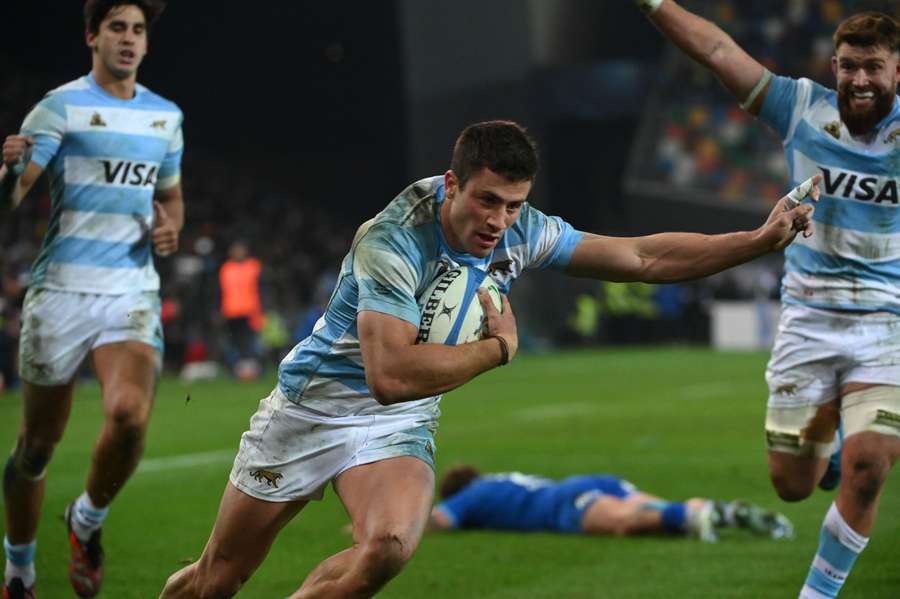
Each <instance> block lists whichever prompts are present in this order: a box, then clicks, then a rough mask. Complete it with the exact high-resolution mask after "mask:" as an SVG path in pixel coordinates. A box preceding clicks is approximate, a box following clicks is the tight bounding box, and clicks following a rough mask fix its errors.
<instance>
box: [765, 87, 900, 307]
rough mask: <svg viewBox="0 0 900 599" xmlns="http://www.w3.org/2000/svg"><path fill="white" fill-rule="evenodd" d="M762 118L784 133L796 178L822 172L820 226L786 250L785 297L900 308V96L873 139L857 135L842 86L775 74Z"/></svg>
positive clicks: (810, 303) (838, 304)
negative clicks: (842, 103) (843, 107)
mask: <svg viewBox="0 0 900 599" xmlns="http://www.w3.org/2000/svg"><path fill="white" fill-rule="evenodd" d="M760 117H761V118H762V119H763V120H764V121H765V122H767V123H768V124H769V125H771V126H772V127H773V128H774V129H775V131H776V132H777V133H778V134H779V135H780V136H781V138H782V140H783V143H784V151H785V155H786V156H787V160H788V167H789V169H790V173H791V179H792V181H793V185H799V184H800V183H801V182H802V181H804V180H805V179H807V178H809V177H811V176H812V175H814V174H816V173H821V174H822V177H823V178H822V183H821V185H820V189H821V190H822V197H821V199H820V200H819V204H818V206H817V207H816V212H815V215H814V217H813V219H814V222H815V233H814V234H813V235H812V236H811V237H810V238H808V239H806V238H803V237H802V236H798V237H797V238H796V239H795V240H794V242H793V243H792V244H791V245H790V246H788V248H787V249H786V250H785V276H784V281H783V284H782V297H783V299H784V301H785V302H787V303H793V304H803V305H806V306H812V307H816V308H826V309H832V310H859V311H880V310H885V311H890V312H895V313H900V293H898V289H900V197H898V189H897V188H898V184H900V98H897V97H896V96H895V98H894V107H893V110H892V111H891V113H890V114H889V115H888V116H887V117H885V118H884V119H883V120H882V121H881V122H880V123H878V125H877V126H876V128H875V130H874V132H873V135H872V136H871V139H867V140H861V139H859V138H854V137H851V135H850V133H849V132H848V131H847V128H846V127H845V126H844V125H843V123H841V118H840V114H839V112H838V106H837V92H835V91H834V90H831V89H828V88H826V87H823V86H821V85H819V84H817V83H814V82H813V81H810V80H809V79H799V80H797V79H790V78H787V77H775V78H773V80H772V84H771V86H770V88H769V92H768V94H767V96H766V100H765V103H764V105H763V108H762V111H761V112H760Z"/></svg>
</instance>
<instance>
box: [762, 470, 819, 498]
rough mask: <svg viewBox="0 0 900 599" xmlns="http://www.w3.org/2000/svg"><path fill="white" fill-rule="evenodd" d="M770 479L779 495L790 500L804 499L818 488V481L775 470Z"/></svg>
mask: <svg viewBox="0 0 900 599" xmlns="http://www.w3.org/2000/svg"><path fill="white" fill-rule="evenodd" d="M770 479H771V481H772V487H774V489H775V493H777V494H778V497H780V498H781V499H782V500H783V501H788V502H795V501H803V500H804V499H806V498H807V497H809V496H810V495H812V493H813V491H814V490H815V488H816V481H815V480H812V479H807V478H806V477H797V476H788V475H786V474H783V473H777V472H773V473H771V474H770Z"/></svg>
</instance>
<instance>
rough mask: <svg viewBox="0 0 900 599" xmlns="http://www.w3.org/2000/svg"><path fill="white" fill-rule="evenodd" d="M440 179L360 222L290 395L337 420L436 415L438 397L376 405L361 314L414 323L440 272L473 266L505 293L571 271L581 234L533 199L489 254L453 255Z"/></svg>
mask: <svg viewBox="0 0 900 599" xmlns="http://www.w3.org/2000/svg"><path fill="white" fill-rule="evenodd" d="M443 200H444V179H443V177H432V178H428V179H423V180H421V181H418V182H416V183H414V184H413V185H411V186H410V187H408V188H407V189H406V190H404V191H403V192H402V193H401V194H400V195H399V196H398V197H397V198H395V199H394V200H393V201H392V202H391V203H390V204H388V206H387V207H386V208H385V209H384V210H383V211H382V212H381V213H379V214H378V215H377V216H376V217H375V218H374V219H372V220H370V221H368V222H366V223H365V224H363V225H362V226H361V227H360V228H359V230H358V231H357V233H356V236H355V237H354V239H353V244H352V246H351V249H350V252H349V253H348V254H347V256H346V257H345V258H344V261H343V263H342V266H341V272H340V276H339V277H338V280H337V284H336V286H335V290H334V293H333V294H332V296H331V300H330V301H329V303H328V307H327V308H326V310H325V314H324V315H323V316H322V318H320V319H319V321H318V322H317V323H316V326H315V327H314V329H313V333H312V334H311V335H310V336H309V337H307V338H306V339H304V340H303V341H301V342H300V343H298V344H297V346H296V347H294V349H293V350H291V352H290V353H288V355H287V356H286V357H285V359H284V360H283V361H282V363H281V367H280V369H279V376H278V384H279V387H280V388H281V391H282V392H283V393H284V394H285V396H286V397H288V399H290V400H291V401H294V402H295V403H298V404H300V405H302V406H305V407H307V408H309V409H312V410H315V411H317V412H320V413H324V414H327V415H331V416H346V415H360V414H415V415H416V416H417V417H420V418H421V422H420V423H421V424H425V423H427V422H429V421H431V420H434V419H435V418H437V416H438V414H439V411H438V401H439V400H440V397H430V398H425V399H420V400H416V401H409V402H402V403H399V404H395V405H391V406H382V405H381V404H379V403H378V402H377V401H376V400H375V398H374V397H372V394H371V393H370V391H369V389H368V387H367V386H366V377H365V373H364V371H363V363H362V353H361V351H360V347H359V334H358V332H357V328H356V316H357V314H358V313H359V312H361V311H368V310H370V311H374V312H381V313H384V314H389V315H391V316H395V317H397V318H400V319H402V320H405V321H407V322H409V323H412V324H413V325H415V326H416V327H418V326H419V320H420V317H421V309H420V307H419V303H418V300H419V297H420V295H421V294H422V293H423V292H424V291H425V289H426V288H427V287H428V286H429V284H430V283H431V282H432V281H433V280H434V279H435V277H437V276H438V275H439V274H440V273H442V272H444V271H445V270H446V269H448V268H452V267H455V266H459V265H466V266H470V267H474V268H478V269H481V270H482V271H484V272H487V273H489V274H490V276H491V277H493V278H494V280H495V281H496V282H497V284H498V285H499V286H500V288H501V290H502V291H504V292H508V291H509V288H510V285H511V284H512V282H513V280H515V279H516V278H517V277H518V276H519V275H520V274H522V272H523V271H525V270H526V269H529V268H548V267H549V268H564V267H565V266H567V265H568V264H569V260H570V259H571V256H572V252H573V251H574V249H575V246H576V245H577V243H578V241H579V240H580V239H581V237H582V234H581V233H579V232H577V231H575V230H574V229H573V228H572V227H571V226H570V225H569V224H567V223H566V222H564V221H562V220H561V219H559V218H557V217H549V216H546V215H544V214H543V213H542V212H540V211H539V210H537V209H535V208H533V207H531V206H530V205H529V204H528V203H525V204H524V205H523V206H522V209H521V212H520V214H519V218H518V219H517V221H516V222H515V224H514V225H513V226H512V227H510V228H509V229H507V230H506V231H505V232H504V235H503V237H502V238H501V239H500V240H499V242H498V244H497V246H496V248H495V249H494V251H493V253H492V254H491V255H489V256H488V257H486V258H478V257H475V256H472V255H470V254H461V253H458V252H455V251H453V250H452V249H450V247H449V246H448V245H447V241H446V239H444V234H443V231H442V229H441V223H440V206H441V203H442V202H443Z"/></svg>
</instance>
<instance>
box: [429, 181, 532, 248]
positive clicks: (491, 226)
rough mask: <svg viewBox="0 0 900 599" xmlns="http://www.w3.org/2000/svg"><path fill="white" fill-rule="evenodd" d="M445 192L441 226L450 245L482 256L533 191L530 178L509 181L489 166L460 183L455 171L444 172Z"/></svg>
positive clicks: (513, 218)
mask: <svg viewBox="0 0 900 599" xmlns="http://www.w3.org/2000/svg"><path fill="white" fill-rule="evenodd" d="M444 185H445V189H446V195H445V196H444V202H443V204H441V227H442V229H443V231H444V237H445V238H446V239H447V243H448V244H449V245H450V247H451V248H452V249H453V250H454V251H457V252H464V253H467V254H471V255H473V256H477V257H479V258H484V257H487V256H489V255H490V254H491V252H493V251H494V248H495V247H496V246H497V243H498V242H499V241H500V238H501V237H502V236H503V233H504V232H505V231H506V230H507V229H508V228H509V227H511V226H512V225H513V224H515V222H516V219H518V218H519V212H520V211H521V210H522V205H523V204H524V203H525V200H526V199H527V197H528V192H530V191H531V181H530V180H525V181H510V180H509V179H507V178H505V177H503V176H501V175H498V174H497V173H495V172H494V171H492V170H490V169H488V168H482V169H481V170H479V171H477V172H476V173H474V174H473V175H472V176H471V177H469V180H468V181H467V182H466V184H465V185H464V186H462V187H460V186H459V180H458V178H457V177H456V174H455V173H454V172H453V171H452V170H449V171H447V172H446V174H445V175H444Z"/></svg>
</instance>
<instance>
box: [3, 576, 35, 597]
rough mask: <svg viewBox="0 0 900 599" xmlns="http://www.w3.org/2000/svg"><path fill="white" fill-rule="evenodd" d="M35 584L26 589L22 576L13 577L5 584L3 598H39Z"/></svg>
mask: <svg viewBox="0 0 900 599" xmlns="http://www.w3.org/2000/svg"><path fill="white" fill-rule="evenodd" d="M34 586H35V585H31V586H30V587H29V588H27V589H26V588H25V584H24V583H23V582H22V579H21V578H13V579H12V580H10V581H9V582H8V583H7V584H5V585H3V599H37V595H36V594H35V592H34Z"/></svg>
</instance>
